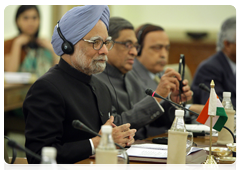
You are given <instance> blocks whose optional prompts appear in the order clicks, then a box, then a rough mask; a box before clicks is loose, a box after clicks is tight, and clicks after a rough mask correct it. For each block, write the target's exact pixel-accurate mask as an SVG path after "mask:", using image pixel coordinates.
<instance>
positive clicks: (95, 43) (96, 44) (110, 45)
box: [81, 39, 114, 51]
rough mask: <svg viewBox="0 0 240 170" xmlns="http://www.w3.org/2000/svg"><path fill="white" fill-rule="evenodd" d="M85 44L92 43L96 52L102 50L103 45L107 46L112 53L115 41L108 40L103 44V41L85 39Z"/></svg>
mask: <svg viewBox="0 0 240 170" xmlns="http://www.w3.org/2000/svg"><path fill="white" fill-rule="evenodd" d="M81 40H83V41H85V42H88V43H92V44H93V49H94V50H100V49H101V48H102V46H103V44H105V45H106V47H107V49H108V51H110V50H111V49H112V48H113V45H114V41H113V40H106V41H105V42H103V40H102V39H96V40H85V39H81Z"/></svg>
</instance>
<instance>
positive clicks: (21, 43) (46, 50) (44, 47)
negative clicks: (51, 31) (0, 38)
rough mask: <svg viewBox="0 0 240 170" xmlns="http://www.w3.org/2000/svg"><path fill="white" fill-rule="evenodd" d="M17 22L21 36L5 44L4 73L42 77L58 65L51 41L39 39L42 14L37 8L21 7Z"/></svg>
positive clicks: (32, 6) (33, 6) (30, 6)
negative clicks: (27, 73) (29, 74)
mask: <svg viewBox="0 0 240 170" xmlns="http://www.w3.org/2000/svg"><path fill="white" fill-rule="evenodd" d="M15 22H16V25H17V27H18V30H19V35H18V36H17V37H15V38H13V39H11V40H7V41H5V42H4V71H7V72H30V73H34V74H36V76H37V77H40V76H42V75H43V74H44V73H45V72H47V71H48V69H49V68H50V67H52V66H53V65H54V64H55V63H57V61H56V60H57V59H56V58H57V56H55V54H54V51H53V48H52V45H51V43H50V41H47V40H44V39H40V38H38V33H39V26H40V14H39V10H38V8H37V6H35V5H22V6H20V7H19V8H18V10H17V14H16V18H15Z"/></svg>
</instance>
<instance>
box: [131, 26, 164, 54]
mask: <svg viewBox="0 0 240 170" xmlns="http://www.w3.org/2000/svg"><path fill="white" fill-rule="evenodd" d="M153 31H164V29H163V28H162V27H161V26H157V25H153V24H143V25H141V26H140V27H138V28H137V29H136V31H135V33H136V37H137V40H138V43H139V44H140V45H141V49H140V50H139V52H138V56H140V55H141V52H142V48H143V45H144V44H143V42H144V39H145V37H146V35H147V34H148V33H149V32H153Z"/></svg>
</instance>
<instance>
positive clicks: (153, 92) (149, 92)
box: [145, 89, 199, 116]
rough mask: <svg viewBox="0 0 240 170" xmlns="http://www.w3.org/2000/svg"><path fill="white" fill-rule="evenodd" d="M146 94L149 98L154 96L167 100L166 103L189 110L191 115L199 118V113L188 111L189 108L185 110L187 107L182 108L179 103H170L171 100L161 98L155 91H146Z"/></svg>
mask: <svg viewBox="0 0 240 170" xmlns="http://www.w3.org/2000/svg"><path fill="white" fill-rule="evenodd" d="M145 93H146V94H147V95H149V96H152V97H153V96H154V97H158V98H161V99H163V100H166V101H168V102H169V103H171V104H173V105H175V106H177V107H180V108H182V109H183V110H187V111H189V112H191V113H193V114H195V115H197V116H199V114H198V113H196V112H194V111H192V110H189V109H187V108H185V107H183V106H181V105H179V104H177V103H174V102H172V101H170V100H168V99H166V98H164V97H162V96H160V95H159V94H157V93H156V92H155V91H153V90H152V89H146V90H145Z"/></svg>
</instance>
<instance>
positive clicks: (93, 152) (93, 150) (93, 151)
mask: <svg viewBox="0 0 240 170" xmlns="http://www.w3.org/2000/svg"><path fill="white" fill-rule="evenodd" d="M89 142H90V144H91V148H92V155H94V154H95V148H94V145H93V142H92V139H89Z"/></svg>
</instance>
